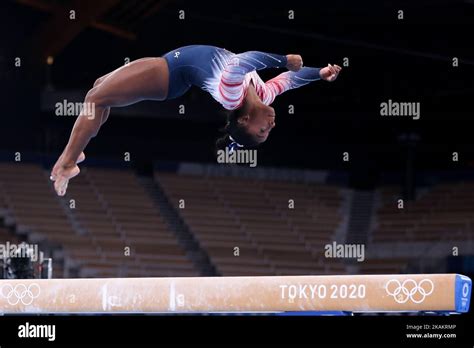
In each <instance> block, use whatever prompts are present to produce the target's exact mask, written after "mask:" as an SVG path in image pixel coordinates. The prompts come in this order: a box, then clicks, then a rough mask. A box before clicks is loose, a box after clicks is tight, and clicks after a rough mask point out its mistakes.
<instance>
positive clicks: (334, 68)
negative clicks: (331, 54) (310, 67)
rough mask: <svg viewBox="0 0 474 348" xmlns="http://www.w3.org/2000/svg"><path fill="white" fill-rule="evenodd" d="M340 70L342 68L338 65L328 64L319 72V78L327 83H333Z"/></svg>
mask: <svg viewBox="0 0 474 348" xmlns="http://www.w3.org/2000/svg"><path fill="white" fill-rule="evenodd" d="M341 69H342V68H341V67H340V66H339V65H331V64H328V66H327V67H325V68H322V69H321V70H320V71H319V75H320V76H321V79H323V80H325V81H328V82H333V81H334V80H335V79H337V76H338V75H339V73H340V72H341Z"/></svg>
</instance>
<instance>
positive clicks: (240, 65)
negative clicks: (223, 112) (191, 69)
mask: <svg viewBox="0 0 474 348" xmlns="http://www.w3.org/2000/svg"><path fill="white" fill-rule="evenodd" d="M286 63H287V61H286V57H285V56H281V55H276V54H270V53H264V52H258V51H250V52H245V53H241V54H237V55H236V54H233V53H231V52H229V51H216V57H214V59H213V76H212V77H210V78H208V79H206V81H205V82H204V86H203V89H205V90H207V91H208V92H209V93H211V95H212V96H213V97H214V99H216V100H217V101H218V102H219V103H221V104H222V106H223V107H224V108H225V109H227V110H234V109H238V108H239V107H240V106H241V105H242V102H243V100H244V98H245V95H246V93H247V90H248V87H249V85H250V82H251V81H252V82H253V85H254V86H255V89H256V91H257V95H258V96H259V98H260V99H261V100H262V102H263V103H265V104H266V105H270V104H271V103H272V102H273V101H274V100H275V97H276V96H277V95H279V94H281V93H283V92H285V91H287V90H289V89H293V88H298V87H300V86H303V85H305V84H308V83H310V82H312V81H316V80H318V79H319V78H320V77H319V69H317V68H302V69H301V70H299V71H298V72H296V73H295V72H291V71H287V72H285V73H283V74H280V75H278V76H277V77H275V78H273V79H271V80H269V81H267V82H266V83H265V82H263V81H262V79H261V78H260V76H259V75H258V74H257V72H256V71H257V70H261V69H266V68H281V67H285V66H286Z"/></svg>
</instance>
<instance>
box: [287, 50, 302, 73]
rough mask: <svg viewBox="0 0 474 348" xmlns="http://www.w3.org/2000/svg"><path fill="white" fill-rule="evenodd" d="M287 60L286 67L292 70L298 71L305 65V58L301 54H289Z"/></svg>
mask: <svg viewBox="0 0 474 348" xmlns="http://www.w3.org/2000/svg"><path fill="white" fill-rule="evenodd" d="M286 62H287V63H286V68H287V69H288V70H290V71H298V70H300V69H301V68H302V67H303V59H302V58H301V56H300V55H299V54H288V55H287V56H286Z"/></svg>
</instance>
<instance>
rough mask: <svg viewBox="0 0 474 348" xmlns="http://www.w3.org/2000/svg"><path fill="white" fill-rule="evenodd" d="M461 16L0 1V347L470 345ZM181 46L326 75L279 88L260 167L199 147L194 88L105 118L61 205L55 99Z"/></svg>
mask: <svg viewBox="0 0 474 348" xmlns="http://www.w3.org/2000/svg"><path fill="white" fill-rule="evenodd" d="M473 19H474V2H473V1H471V0H430V1H425V0H420V1H394V0H393V1H392V0H384V1H342V0H332V1H329V2H322V1H321V2H319V1H285V2H274V1H247V0H239V1H226V2H217V1H216V2H211V1H207V2H206V1H183V0H97V1H89V0H85V1H84V0H82V1H79V0H2V1H1V2H0V36H1V41H0V42H1V46H0V48H1V49H0V79H1V87H0V88H1V98H0V110H1V122H0V251H1V255H0V265H1V267H0V275H1V277H0V278H3V280H0V290H1V292H0V346H1V347H2V348H3V347H9V346H12V345H16V344H21V345H22V346H24V345H29V344H33V345H36V344H38V343H41V344H53V343H61V344H63V345H64V344H73V343H76V344H79V343H81V344H93V343H100V344H101V345H104V344H107V343H113V344H118V343H127V344H128V345H130V344H132V345H133V346H135V345H137V346H139V345H142V344H153V345H155V344H159V343H168V344H170V343H171V344H172V343H186V344H188V345H192V344H195V343H217V344H222V343H229V342H230V343H258V344H262V343H267V344H270V343H277V342H279V343H288V344H291V345H295V344H297V343H311V344H317V343H322V342H324V343H329V344H331V343H334V344H336V343H345V344H357V343H361V344H362V343H364V344H368V343H375V344H377V345H383V344H384V343H391V344H393V343H395V344H399V343H404V344H410V343H411V344H416V345H418V344H429V345H435V344H449V345H451V346H454V345H461V344H465V345H468V346H471V347H472V344H473V342H474V337H473V334H472V327H473V320H472V319H473V315H472V309H471V310H470V309H469V300H470V293H471V281H470V279H469V278H472V277H473V275H474V140H473V135H472V133H473V127H472V124H473V123H472V118H473V117H474V112H473V106H472V101H473V97H474V84H473V83H474V82H473V81H474V46H473V45H472V43H473V40H472V34H471V33H472V25H473ZM193 44H205V45H214V46H218V47H223V48H226V49H228V50H229V51H232V52H235V53H241V52H246V51H262V52H270V53H277V54H282V55H286V54H299V55H301V56H302V58H303V62H304V65H305V66H306V65H307V66H314V67H325V66H327V65H328V63H331V64H337V65H339V66H341V67H342V71H341V72H340V74H339V76H338V78H337V80H336V81H334V82H330V83H329V82H326V81H317V82H314V83H311V84H309V85H307V86H303V87H301V88H298V89H294V90H291V91H287V92H285V93H284V94H282V95H281V96H278V97H277V98H276V100H275V102H274V103H273V104H272V106H273V107H274V109H275V112H276V119H275V120H276V127H275V128H274V129H273V131H272V134H271V136H270V137H269V138H268V140H267V141H266V142H265V143H263V144H262V145H261V146H259V147H258V148H256V152H255V153H256V156H257V157H256V158H255V162H253V163H221V162H220V161H218V160H216V156H215V142H216V139H217V138H218V137H220V136H222V133H221V132H220V129H221V128H222V127H223V126H224V125H225V123H226V120H225V117H226V114H225V112H224V109H223V108H222V106H221V105H220V104H219V103H218V102H216V101H215V100H214V99H213V98H212V97H211V96H210V95H209V93H207V92H204V91H202V90H201V89H199V88H197V87H192V88H191V90H190V91H188V92H187V93H186V94H185V95H184V96H182V97H180V98H177V99H173V100H169V101H161V102H160V101H143V102H140V103H138V104H134V105H131V106H127V107H121V108H112V109H111V114H110V117H109V119H108V121H107V123H105V124H104V125H103V127H102V128H101V129H100V132H99V134H98V135H97V136H96V137H94V138H93V139H92V140H91V142H90V144H89V145H88V146H87V148H86V149H85V154H86V160H85V161H84V162H83V163H81V164H79V167H80V169H81V172H80V174H79V175H78V176H77V177H75V178H73V179H71V181H70V182H69V187H68V190H67V193H66V195H65V196H62V197H60V196H58V195H57V194H56V192H55V190H54V187H53V182H52V181H51V180H50V175H51V169H52V167H53V165H54V164H55V162H56V160H57V159H58V157H59V156H60V155H61V153H62V151H63V149H64V147H65V145H66V143H67V142H68V139H69V135H70V133H71V130H72V127H73V125H74V122H75V121H76V119H77V117H78V115H79V113H78V112H72V113H71V112H68V111H70V109H68V108H69V107H70V106H71V105H77V104H76V103H82V102H83V101H84V97H85V96H86V94H87V92H88V91H89V90H90V89H91V88H92V87H93V86H94V83H95V82H96V80H97V79H98V78H99V77H101V76H103V75H105V74H108V73H109V72H111V71H113V70H115V69H117V68H119V67H121V66H124V65H127V64H128V63H129V62H132V61H134V60H136V59H139V58H143V57H161V56H162V55H164V54H165V53H167V52H170V51H173V50H175V49H177V48H179V47H182V46H186V45H193ZM277 70H278V71H277ZM279 70H281V69H265V70H260V71H259V75H260V76H261V77H262V79H263V80H264V81H266V80H268V79H270V78H273V77H274V76H276V75H277V74H279V73H281V72H282V71H279ZM284 71H286V70H284ZM35 325H36V326H35ZM41 328H43V329H44V330H43V332H42V333H41V332H40V331H41ZM53 329H54V330H55V331H54V330H53ZM53 331H54V332H55V334H54V335H53ZM173 331H176V333H172V332H173ZM48 332H49V336H48ZM296 333H297V334H296ZM41 334H43V335H41ZM417 335H418V336H417ZM53 336H54V337H53Z"/></svg>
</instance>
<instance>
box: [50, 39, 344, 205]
mask: <svg viewBox="0 0 474 348" xmlns="http://www.w3.org/2000/svg"><path fill="white" fill-rule="evenodd" d="M266 68H287V69H288V70H289V71H287V72H284V73H282V74H280V75H278V76H277V77H275V78H273V79H271V80H269V81H267V82H263V81H262V79H261V78H260V77H259V75H258V74H257V72H256V71H257V70H261V69H266ZM340 71H341V67H340V66H338V65H331V64H328V66H327V67H324V68H321V69H320V68H310V67H303V60H302V58H301V56H300V55H296V54H289V55H286V56H282V55H278V54H270V53H264V52H258V51H249V52H245V53H240V54H234V53H232V52H230V51H227V50H226V49H223V48H218V47H214V46H205V45H192V46H186V47H181V48H178V49H176V50H174V51H171V52H168V53H167V54H165V55H164V56H162V57H154V58H142V59H138V60H135V61H133V62H131V63H129V64H127V65H124V66H122V67H120V68H118V69H116V70H114V71H112V72H111V73H109V74H107V75H104V76H102V77H100V78H99V79H97V80H96V81H95V83H94V86H93V88H92V89H90V90H89V92H88V93H87V95H86V97H85V101H84V102H85V103H86V105H87V106H88V107H85V108H83V111H82V112H81V114H80V115H79V117H78V118H77V120H76V123H75V124H74V127H73V129H72V132H71V135H70V138H69V141H68V143H67V145H66V147H65V149H64V151H63V153H62V154H61V156H60V157H59V159H58V160H57V162H56V164H55V165H54V167H53V169H52V171H51V180H52V181H54V189H55V191H56V193H57V194H58V195H59V196H64V195H65V194H66V190H67V186H68V182H69V180H70V179H71V178H73V177H75V176H77V175H78V174H79V172H80V170H79V167H78V165H77V164H78V163H80V162H82V161H84V159H85V155H84V152H83V151H84V149H85V147H86V146H87V144H88V143H89V141H90V140H91V138H93V137H95V136H96V135H97V133H98V131H99V129H100V127H101V126H102V125H103V124H104V123H105V121H106V120H107V118H108V117H109V114H110V108H112V107H122V106H127V105H131V104H134V103H138V102H140V101H143V100H158V101H163V100H167V99H174V98H178V97H180V96H182V95H183V94H185V93H186V92H187V91H188V90H189V89H190V87H191V86H193V85H194V86H197V87H199V88H201V89H203V90H205V91H207V92H209V93H210V94H211V95H212V97H213V98H214V99H215V100H217V101H218V102H219V103H220V104H221V105H222V106H223V107H224V108H225V109H226V110H230V112H229V114H228V119H227V124H226V126H225V127H224V129H223V131H224V132H225V133H226V134H225V136H224V137H222V138H220V139H218V140H217V143H216V148H217V149H224V148H226V147H227V148H229V149H235V148H237V147H254V146H257V145H259V144H260V143H262V142H264V141H265V140H266V139H267V138H268V135H269V134H270V131H271V130H272V128H273V127H275V110H274V109H273V108H272V107H271V106H270V104H272V102H273V100H274V99H275V97H276V96H277V95H279V94H281V93H283V92H285V91H287V90H290V89H293V88H298V87H301V86H304V85H306V84H308V83H310V82H312V81H317V80H319V79H323V80H325V81H329V82H332V81H334V80H335V79H336V78H337V76H338V74H339V72H340ZM90 110H93V113H92V115H88V114H87V113H88V112H89V113H91V111H90Z"/></svg>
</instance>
